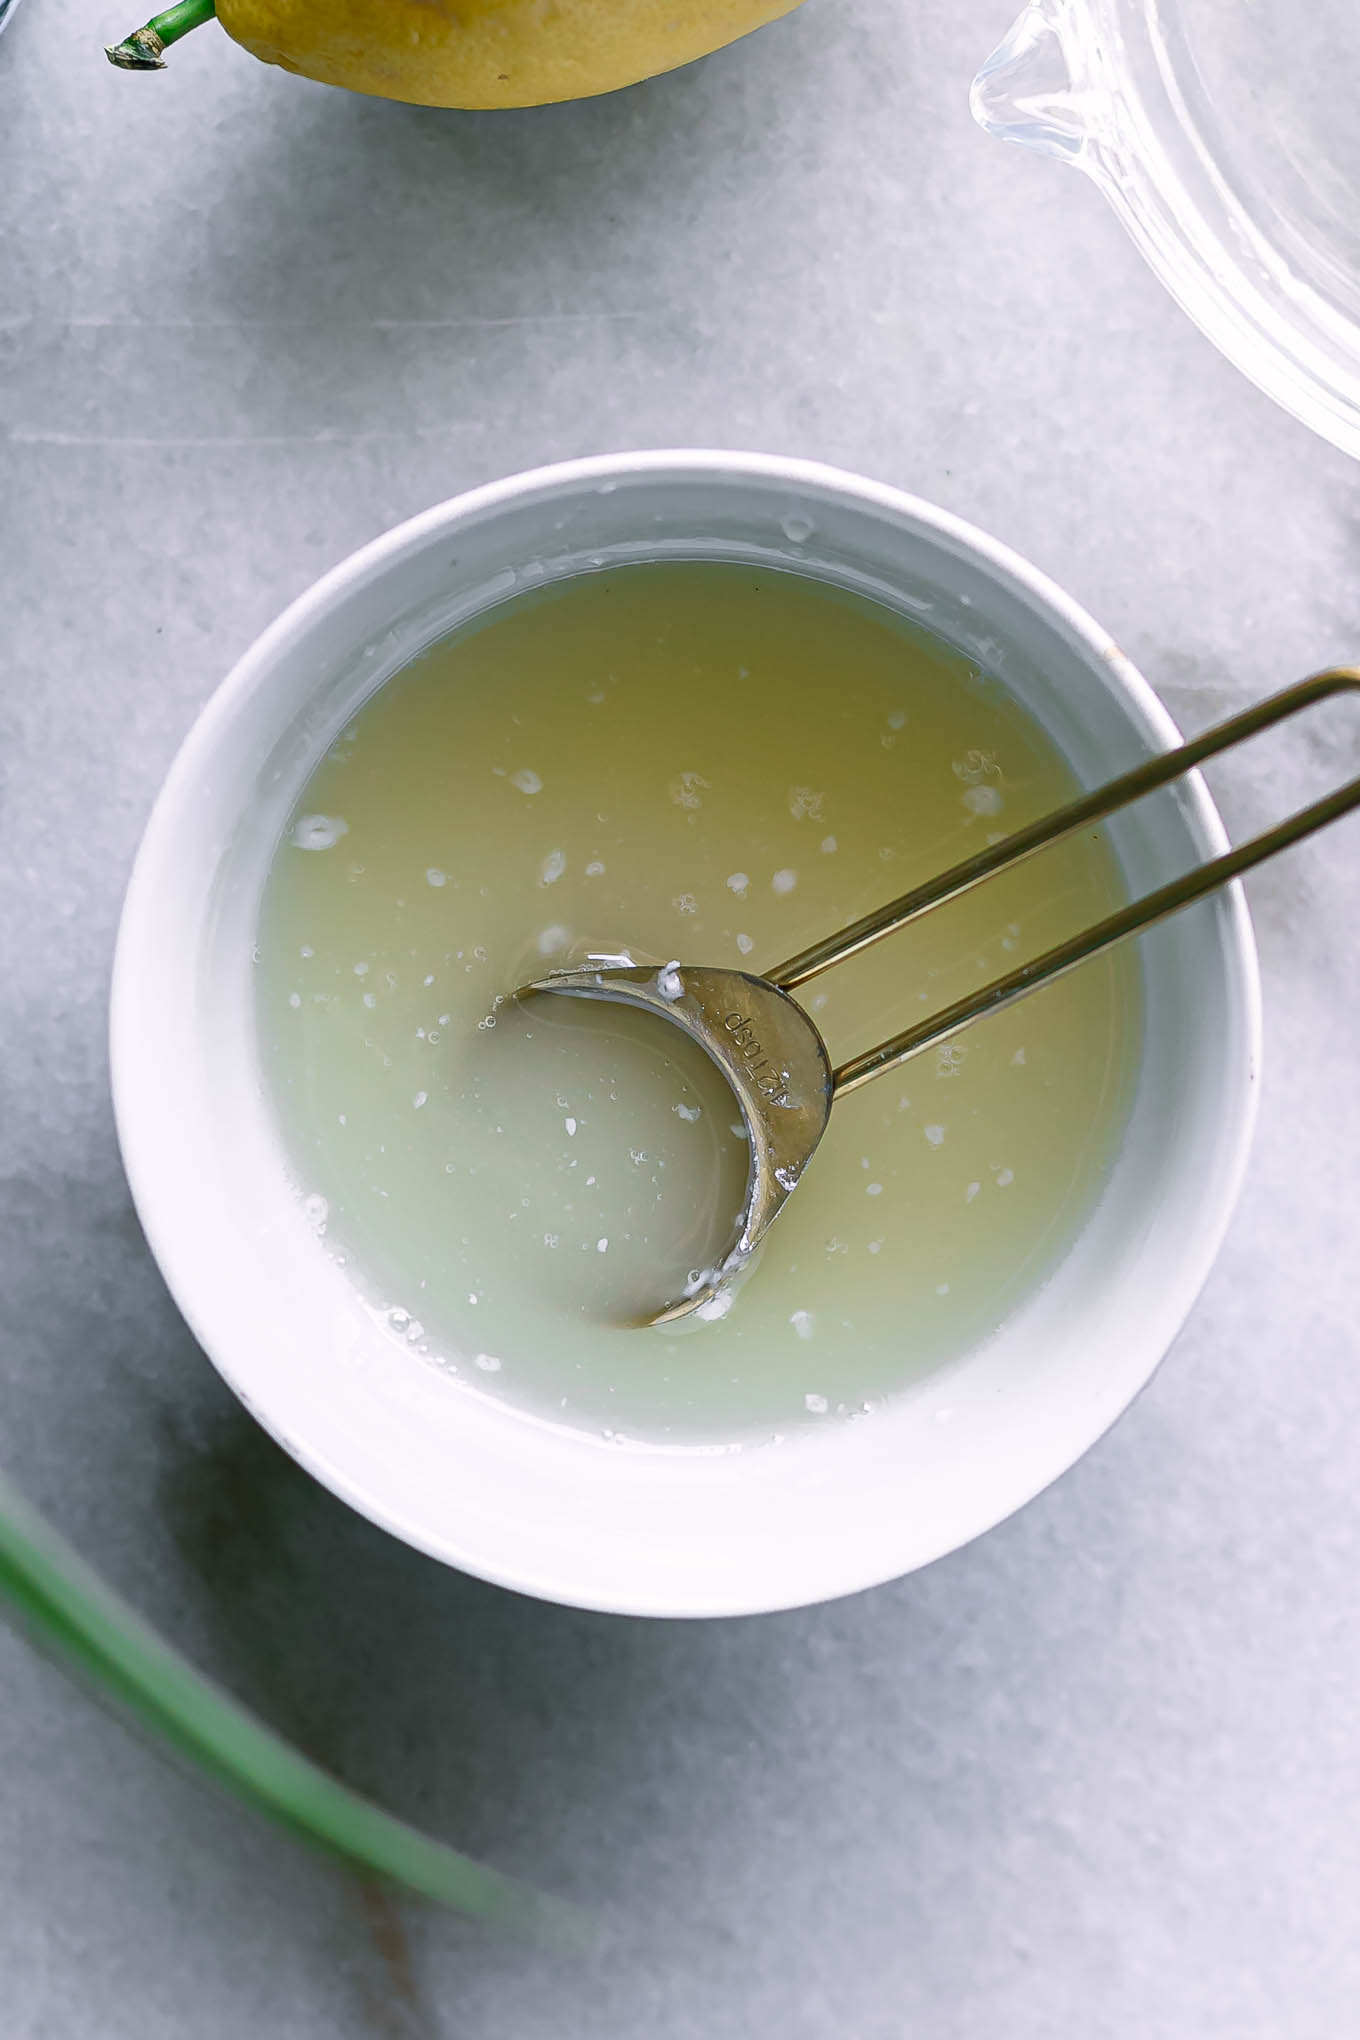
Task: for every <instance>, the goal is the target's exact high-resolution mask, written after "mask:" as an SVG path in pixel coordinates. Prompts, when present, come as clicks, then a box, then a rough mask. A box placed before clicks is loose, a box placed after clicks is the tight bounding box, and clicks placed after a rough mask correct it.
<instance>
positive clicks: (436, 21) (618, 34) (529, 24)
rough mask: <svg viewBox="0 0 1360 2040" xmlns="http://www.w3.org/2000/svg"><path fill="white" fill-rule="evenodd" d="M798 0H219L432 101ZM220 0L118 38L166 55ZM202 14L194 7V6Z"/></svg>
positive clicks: (226, 22)
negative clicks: (126, 37) (171, 45)
mask: <svg viewBox="0 0 1360 2040" xmlns="http://www.w3.org/2000/svg"><path fill="white" fill-rule="evenodd" d="M797 4H798V0H217V8H216V12H217V16H218V19H219V20H220V21H221V23H222V26H223V28H225V30H226V31H227V34H228V35H229V36H231V37H232V38H233V39H234V40H235V41H236V42H238V43H240V44H241V45H242V46H243V48H245V49H248V50H249V51H250V52H251V53H252V55H254V56H257V57H259V58H261V59H262V60H263V62H265V63H266V64H281V65H282V66H283V68H284V70H286V71H297V72H299V73H300V74H301V75H302V76H303V77H304V78H318V79H320V80H321V81H322V83H323V84H326V85H343V86H345V87H346V88H347V89H348V90H349V91H351V92H367V93H371V94H373V95H374V96H375V97H377V98H379V99H405V100H411V101H414V102H415V103H416V104H417V105H422V106H475V107H497V106H542V105H546V104H547V103H548V102H549V101H552V100H560V99H584V98H587V97H589V96H590V95H591V94H593V93H596V92H613V91H615V90H617V88H618V87H619V86H621V85H634V84H636V83H637V81H638V80H639V79H640V78H651V77H654V76H655V75H656V73H657V72H658V71H670V70H674V69H675V67H676V65H678V64H688V63H691V62H692V61H693V59H694V58H695V57H702V56H706V55H707V54H708V52H709V51H710V50H716V49H721V48H722V46H723V45H724V44H725V43H730V42H735V41H736V40H737V38H738V37H739V36H743V35H748V34H749V33H750V31H751V30H752V29H754V28H760V27H761V26H762V25H763V24H764V23H765V22H767V21H773V20H774V19H775V17H776V16H777V15H780V14H788V13H789V12H791V10H792V9H793V7H795V6H796V5H797ZM211 12H212V6H211V0H181V4H180V5H178V6H174V7H171V8H170V9H169V10H167V12H166V13H165V14H164V15H158V16H156V17H155V19H154V20H153V21H151V22H150V23H149V24H148V25H147V27H146V28H144V29H139V30H138V31H137V33H136V35H134V36H129V37H128V39H127V41H126V42H125V43H121V44H119V45H118V47H117V48H116V49H110V51H109V56H110V57H111V59H112V60H113V62H115V63H118V64H122V65H123V66H124V67H125V68H128V69H137V70H141V69H149V68H157V69H159V68H161V65H160V56H161V51H162V49H164V47H165V46H166V45H167V44H168V43H170V42H172V41H175V40H177V39H178V36H179V35H181V34H183V33H184V32H185V31H186V30H187V29H188V28H190V27H194V26H196V25H197V23H198V22H199V21H201V20H204V19H206V18H207V17H208V16H209V15H210V14H211ZM190 17H192V18H190Z"/></svg>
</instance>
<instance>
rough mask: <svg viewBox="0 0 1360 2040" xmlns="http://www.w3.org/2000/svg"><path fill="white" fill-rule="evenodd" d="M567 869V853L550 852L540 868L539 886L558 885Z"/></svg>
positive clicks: (559, 851) (560, 851)
mask: <svg viewBox="0 0 1360 2040" xmlns="http://www.w3.org/2000/svg"><path fill="white" fill-rule="evenodd" d="M566 868H567V859H566V853H565V851H562V850H550V851H549V852H548V854H547V856H546V857H545V858H544V860H543V862H542V863H541V864H540V865H539V867H538V882H539V884H540V885H556V884H557V881H558V879H559V878H560V877H561V876H562V873H563V872H564V871H565V870H566Z"/></svg>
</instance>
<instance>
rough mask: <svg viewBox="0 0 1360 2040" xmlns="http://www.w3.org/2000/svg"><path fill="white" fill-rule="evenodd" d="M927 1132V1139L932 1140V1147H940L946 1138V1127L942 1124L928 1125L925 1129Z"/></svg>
mask: <svg viewBox="0 0 1360 2040" xmlns="http://www.w3.org/2000/svg"><path fill="white" fill-rule="evenodd" d="M925 1134H926V1139H927V1140H928V1141H929V1142H930V1145H931V1146H932V1147H938V1146H939V1145H940V1143H941V1141H942V1140H943V1139H944V1128H943V1127H942V1126H928V1127H927V1128H926V1130H925Z"/></svg>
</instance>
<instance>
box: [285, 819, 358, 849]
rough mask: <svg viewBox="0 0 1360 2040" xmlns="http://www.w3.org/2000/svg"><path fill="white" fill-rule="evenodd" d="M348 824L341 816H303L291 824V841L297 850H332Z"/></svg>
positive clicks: (347, 831)
mask: <svg viewBox="0 0 1360 2040" xmlns="http://www.w3.org/2000/svg"><path fill="white" fill-rule="evenodd" d="M348 834H349V823H348V822H347V821H346V820H345V819H344V817H343V816H342V815H303V816H302V817H301V818H300V820H298V821H296V822H295V823H294V824H293V841H294V843H295V844H296V845H297V847H298V849H299V850H333V849H334V848H335V846H336V844H337V843H338V842H339V841H340V838H341V837H342V836H347V835H348Z"/></svg>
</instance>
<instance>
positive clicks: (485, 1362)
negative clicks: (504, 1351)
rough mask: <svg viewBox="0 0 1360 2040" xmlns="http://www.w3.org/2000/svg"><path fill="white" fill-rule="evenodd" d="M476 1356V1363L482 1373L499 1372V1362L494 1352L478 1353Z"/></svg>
mask: <svg viewBox="0 0 1360 2040" xmlns="http://www.w3.org/2000/svg"><path fill="white" fill-rule="evenodd" d="M476 1357H477V1365H478V1366H479V1367H480V1368H481V1370H482V1372H483V1374H499V1373H500V1371H501V1363H500V1361H499V1359H498V1358H497V1357H496V1355H495V1354H494V1353H479V1354H478V1355H477V1356H476Z"/></svg>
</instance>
